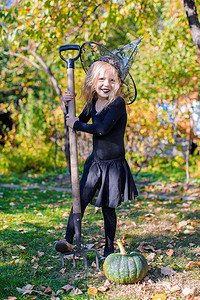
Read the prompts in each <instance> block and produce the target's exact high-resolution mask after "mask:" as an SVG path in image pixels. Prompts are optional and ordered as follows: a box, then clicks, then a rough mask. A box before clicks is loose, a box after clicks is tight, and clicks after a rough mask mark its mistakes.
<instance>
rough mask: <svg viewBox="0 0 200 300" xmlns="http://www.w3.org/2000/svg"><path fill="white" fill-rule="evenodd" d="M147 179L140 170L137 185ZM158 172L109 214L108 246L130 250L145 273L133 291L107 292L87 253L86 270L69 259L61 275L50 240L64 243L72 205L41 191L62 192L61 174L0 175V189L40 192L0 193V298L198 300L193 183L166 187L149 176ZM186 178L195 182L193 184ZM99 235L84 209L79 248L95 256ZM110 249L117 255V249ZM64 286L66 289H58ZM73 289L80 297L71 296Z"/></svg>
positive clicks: (198, 232) (199, 212)
mask: <svg viewBox="0 0 200 300" xmlns="http://www.w3.org/2000/svg"><path fill="white" fill-rule="evenodd" d="M148 172H149V170H144V172H143V174H141V175H140V178H139V179H140V180H141V181H142V180H144V179H145V178H146V174H147V173H148ZM162 172H163V170H162ZM151 173H153V171H152V169H151ZM158 173H159V172H158V170H155V173H153V175H154V180H157V181H160V183H158V182H157V183H155V184H154V183H152V184H146V185H144V184H139V185H138V187H139V190H140V197H138V198H137V200H136V201H135V202H127V203H123V205H121V206H120V207H119V208H118V209H117V215H118V224H117V234H116V240H117V238H120V239H121V240H123V243H124V246H125V248H126V250H127V251H128V252H129V251H131V250H133V249H138V250H139V251H141V252H142V253H143V255H145V256H146V258H147V259H148V263H149V271H148V274H147V276H146V277H145V279H144V280H143V281H141V282H139V283H136V284H130V285H117V284H114V283H110V284H109V285H108V287H107V284H105V282H106V277H105V276H104V274H103V271H102V261H101V260H100V271H97V270H96V269H95V268H93V267H92V265H93V262H94V261H95V256H94V254H93V253H87V254H86V255H87V260H88V270H87V271H86V270H85V269H84V262H83V260H82V258H81V257H79V259H78V260H76V268H75V269H74V268H73V266H72V259H67V258H66V259H65V263H66V268H65V269H62V266H61V259H60V256H59V255H58V254H57V253H56V251H55V250H54V241H55V240H58V239H60V238H62V237H64V233H65V230H66V224H67V219H68V215H69V211H70V208H71V204H72V198H71V194H70V193H67V192H59V191H56V190H55V189H54V190H53V189H52V190H45V186H46V185H48V186H59V185H60V186H63V185H64V180H65V182H66V184H65V186H66V187H68V188H69V187H70V182H69V178H68V174H67V171H66V172H64V173H63V176H59V172H52V173H42V174H34V173H31V172H29V173H26V174H23V176H20V175H19V174H17V175H16V174H10V175H2V176H1V183H11V182H14V183H16V184H38V185H43V186H44V189H30V190H28V189H20V188H15V189H12V188H3V187H0V212H1V219H0V228H1V241H0V252H1V258H0V270H1V280H0V299H11V300H12V299H28V300H29V299H30V300H33V299H55V300H58V299H121V300H122V299H142V300H144V299H158V298H155V297H156V296H155V295H156V294H162V295H163V296H162V297H167V298H161V299H185V297H186V296H187V295H186V292H188V293H190V294H191V295H192V296H191V297H194V299H195V297H196V299H199V298H197V297H200V288H199V286H200V269H199V268H200V267H199V263H198V262H199V261H200V245H199V241H200V207H199V200H200V198H199V195H200V188H199V184H195V183H194V182H193V183H192V184H191V185H189V186H187V185H186V184H184V183H183V182H176V183H173V182H172V181H173V180H172V181H171V182H172V183H169V182H166V181H165V180H164V179H162V178H163V177H162V176H161V177H162V178H161V177H159V176H158V175H157V176H156V174H158ZM175 173H176V172H175ZM176 175H177V174H176ZM170 176H172V175H170ZM160 179H161V180H160ZM194 179H197V180H199V179H198V177H195V178H194ZM194 181H195V180H194ZM103 236H104V232H103V220H102V214H101V210H98V211H96V212H95V211H94V207H93V206H89V207H88V208H87V210H86V212H85V215H84V219H83V225H82V243H83V244H84V247H91V246H93V247H94V248H95V249H97V251H98V254H99V257H100V256H101V254H102V253H103V246H104V237H103ZM115 248H116V251H118V249H117V245H116V247H115ZM164 267H169V268H170V269H169V270H171V271H172V272H173V274H169V275H164V274H163V268H164ZM28 284H30V285H31V286H32V287H31V288H30V293H29V294H28V293H27V294H24V295H23V293H22V290H20V289H22V288H23V287H24V286H27V285H28ZM67 284H69V285H71V286H73V287H74V289H71V290H70V291H64V290H61V289H60V288H61V287H63V286H66V285H67ZM33 286H34V287H33ZM90 286H92V287H96V288H100V287H102V286H103V287H105V286H106V287H107V289H106V290H105V291H104V292H100V291H98V293H97V294H95V295H90V294H88V288H89V287H90ZM48 287H50V288H49V290H46V291H45V289H47V288H48ZM31 289H32V290H31ZM77 289H79V290H81V291H82V294H80V295H77V291H78V290H77ZM195 289H196V290H195ZM195 295H196V296H195ZM9 297H10V298H9ZM11 297H13V298H11ZM15 297H16V298H15ZM153 297H154V298H153ZM160 297H161V296H160ZM189 299H190V298H189ZM191 299H193V298H191Z"/></svg>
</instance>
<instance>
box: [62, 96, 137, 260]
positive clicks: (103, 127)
mask: <svg viewBox="0 0 200 300" xmlns="http://www.w3.org/2000/svg"><path fill="white" fill-rule="evenodd" d="M95 104H96V100H93V103H92V108H91V109H90V111H89V113H88V111H87V106H85V108H84V110H83V112H82V113H81V114H80V116H79V121H76V122H75V123H74V127H73V129H74V130H76V131H84V132H87V133H91V134H93V152H92V154H91V155H90V156H89V157H88V158H87V160H86V163H85V166H84V171H83V175H82V178H81V181H80V198H81V209H82V215H83V213H84V211H85V208H86V206H87V204H88V203H92V204H94V205H95V206H98V207H102V212H103V216H104V224H105V237H106V245H105V249H104V255H105V256H107V255H108V254H110V253H112V252H113V251H114V248H113V241H114V237H115V230H116V214H115V208H116V207H117V206H119V205H120V204H121V202H122V201H127V200H132V199H134V198H135V196H137V195H138V192H137V188H136V186H135V183H134V180H133V177H132V174H131V171H130V168H129V166H128V164H127V162H126V160H125V149H124V133H125V128H126V122H127V113H126V105H125V101H124V99H123V98H121V97H118V98H117V99H116V100H115V101H113V102H112V103H111V104H109V105H108V106H107V107H106V108H104V109H103V110H102V111H100V112H97V111H96V110H95ZM91 118H92V124H87V122H88V121H89V120H90V119H91ZM97 191H98V195H97V199H96V198H95V197H94V196H95V194H96V192H97ZM73 226H74V225H73V212H72V211H71V213H70V217H69V221H68V226H67V233H66V237H65V238H66V240H67V241H68V242H69V243H72V241H73V236H74V227H73Z"/></svg>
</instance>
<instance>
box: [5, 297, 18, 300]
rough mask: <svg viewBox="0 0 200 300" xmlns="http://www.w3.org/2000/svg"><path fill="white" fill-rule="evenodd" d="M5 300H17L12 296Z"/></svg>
mask: <svg viewBox="0 0 200 300" xmlns="http://www.w3.org/2000/svg"><path fill="white" fill-rule="evenodd" d="M7 300H17V298H16V297H13V296H9V297H8V299H7Z"/></svg>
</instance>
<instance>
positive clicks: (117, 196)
mask: <svg viewBox="0 0 200 300" xmlns="http://www.w3.org/2000/svg"><path fill="white" fill-rule="evenodd" d="M97 192H98V194H97ZM96 194H97V197H95V195H96ZM80 195H81V200H83V201H86V202H89V203H92V204H93V205H95V206H97V207H112V208H115V207H117V206H119V205H120V204H121V202H122V201H127V200H133V199H135V197H136V196H138V191H137V188H136V185H135V182H134V180H133V176H132V174H131V171H130V168H129V165H128V163H127V161H126V160H125V158H119V159H112V160H99V159H96V158H95V157H94V156H93V154H91V155H90V156H89V157H88V158H87V160H86V162H85V166H84V170H83V175H82V178H81V181H80Z"/></svg>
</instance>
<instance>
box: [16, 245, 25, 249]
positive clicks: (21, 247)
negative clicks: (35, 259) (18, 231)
mask: <svg viewBox="0 0 200 300" xmlns="http://www.w3.org/2000/svg"><path fill="white" fill-rule="evenodd" d="M17 247H18V248H19V249H21V250H25V249H26V248H25V247H24V246H22V245H17Z"/></svg>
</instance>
